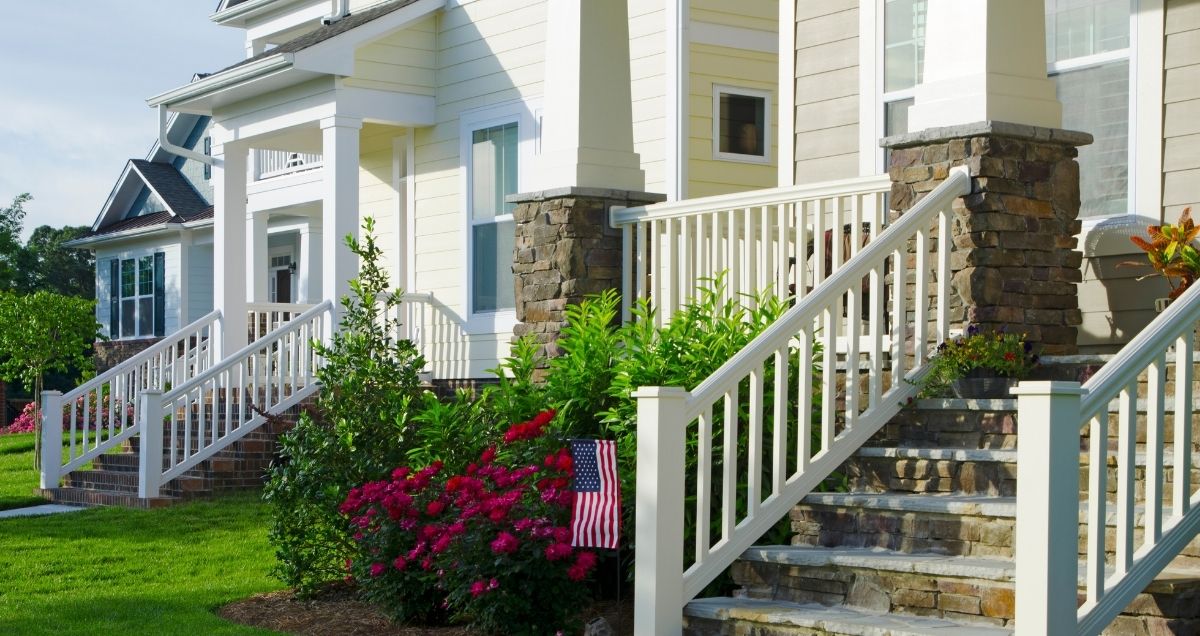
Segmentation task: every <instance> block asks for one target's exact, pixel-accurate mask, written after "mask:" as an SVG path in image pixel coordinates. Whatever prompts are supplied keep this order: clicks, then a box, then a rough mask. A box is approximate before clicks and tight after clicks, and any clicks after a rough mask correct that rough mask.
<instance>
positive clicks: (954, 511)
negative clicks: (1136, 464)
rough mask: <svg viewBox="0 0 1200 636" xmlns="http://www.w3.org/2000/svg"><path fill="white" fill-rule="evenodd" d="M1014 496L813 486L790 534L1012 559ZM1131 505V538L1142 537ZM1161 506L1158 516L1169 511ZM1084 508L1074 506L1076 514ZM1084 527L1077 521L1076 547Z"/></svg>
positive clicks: (1198, 544)
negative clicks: (819, 490) (824, 489)
mask: <svg viewBox="0 0 1200 636" xmlns="http://www.w3.org/2000/svg"><path fill="white" fill-rule="evenodd" d="M1016 509H1017V505H1016V498H1014V497H994V496H989V495H934V494H915V495H914V494H871V493H819V494H812V495H809V496H807V497H805V498H804V499H803V500H802V501H801V503H800V504H799V505H797V506H796V507H795V508H793V509H792V511H791V513H790V516H791V521H792V532H793V533H794V536H793V539H792V542H793V543H794V544H796V545H806V546H812V547H827V548H831V547H853V548H883V549H886V550H893V551H896V552H903V553H906V554H920V553H935V554H942V555H947V556H970V557H983V558H1004V559H1011V558H1012V554H1013V531H1014V527H1015V522H1016ZM1142 512H1143V507H1142V506H1140V505H1139V506H1138V507H1137V511H1136V514H1137V517H1138V519H1139V521H1138V523H1137V524H1136V525H1137V526H1139V527H1138V528H1136V529H1135V532H1134V541H1135V545H1141V541H1142V538H1141V528H1140V526H1141V522H1140V518H1141V515H1142ZM1170 514H1171V513H1170V506H1164V509H1163V515H1164V518H1170ZM1108 517H1109V518H1108V527H1107V528H1106V530H1105V531H1106V536H1107V540H1106V546H1107V548H1108V550H1109V552H1110V553H1111V551H1112V550H1113V549H1114V546H1115V545H1116V531H1115V527H1114V521H1115V518H1116V508H1115V507H1110V508H1109V515H1108ZM1085 521H1086V509H1085V508H1084V506H1083V505H1081V506H1080V510H1079V522H1080V524H1083V523H1084V522H1085ZM1085 540H1086V534H1085V532H1083V529H1082V528H1081V532H1080V545H1079V550H1080V554H1083V553H1084V549H1085V545H1084V541H1085ZM1172 563H1173V565H1174V566H1175V567H1179V568H1194V569H1200V537H1197V538H1195V539H1193V540H1192V541H1191V542H1190V543H1189V544H1188V545H1187V546H1186V547H1185V548H1184V549H1183V551H1182V552H1181V553H1180V555H1179V556H1178V557H1176V558H1175V560H1174V561H1172Z"/></svg>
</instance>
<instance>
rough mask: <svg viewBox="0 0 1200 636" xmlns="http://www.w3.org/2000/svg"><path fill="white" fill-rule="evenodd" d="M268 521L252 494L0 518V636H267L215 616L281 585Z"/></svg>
mask: <svg viewBox="0 0 1200 636" xmlns="http://www.w3.org/2000/svg"><path fill="white" fill-rule="evenodd" d="M30 444H31V445H32V442H30ZM4 479H5V477H0V492H6V490H3V489H5V488H7V485H6V483H5V482H4ZM268 523H269V519H268V514H267V507H266V505H265V504H264V503H263V502H262V501H261V500H260V499H259V498H258V496H257V495H238V496H232V497H225V498H221V499H217V500H214V501H203V502H195V503H189V504H182V505H177V506H172V507H168V508H162V509H157V510H127V509H121V508H97V509H91V510H86V511H83V512H73V513H67V514H61V515H53V516H47V517H20V518H15V519H0V555H3V556H0V634H31V635H32V634H55V635H70V634H79V635H84V634H88V635H90V634H156V635H163V636H169V635H172V634H179V635H184V634H186V635H191V634H214V635H243V634H245V635H249V634H270V633H273V632H268V631H264V630H259V629H254V628H249V627H243V626H241V625H235V624H233V623H229V622H227V621H225V620H222V619H220V618H218V617H217V616H216V615H215V614H214V611H215V610H216V609H217V608H219V607H220V606H222V605H225V604H226V603H229V602H231V601H235V600H238V599H242V598H245V597H247V596H251V595H253V594H257V593H260V592H266V591H271V590H276V589H280V588H281V587H282V586H281V584H280V583H279V582H278V581H276V580H275V579H273V578H272V577H271V574H270V570H271V567H272V566H273V565H274V562H275V559H274V554H273V552H272V549H271V546H270V544H269V543H268V542H267V527H268Z"/></svg>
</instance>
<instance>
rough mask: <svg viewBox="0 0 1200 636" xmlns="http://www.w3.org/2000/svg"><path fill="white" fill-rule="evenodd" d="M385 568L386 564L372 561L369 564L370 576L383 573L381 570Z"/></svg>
mask: <svg viewBox="0 0 1200 636" xmlns="http://www.w3.org/2000/svg"><path fill="white" fill-rule="evenodd" d="M385 570H387V566H386V565H384V564H382V563H372V564H371V577H372V578H374V577H377V576H379V575H380V574H383V572H384V571H385Z"/></svg>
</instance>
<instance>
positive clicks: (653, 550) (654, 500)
mask: <svg viewBox="0 0 1200 636" xmlns="http://www.w3.org/2000/svg"><path fill="white" fill-rule="evenodd" d="M633 396H634V397H635V398H637V401H638V410H637V418H638V421H637V496H636V502H635V505H636V506H637V508H636V517H635V518H636V524H637V529H636V536H635V537H634V540H635V544H634V545H635V546H636V549H637V560H636V562H635V564H634V583H633V590H634V601H633V630H634V634H635V635H636V636H659V635H661V634H679V633H680V632H682V631H683V497H684V494H683V469H684V431H685V429H686V427H687V422H685V421H684V411H685V408H686V405H687V397H688V392H687V391H685V390H683V389H680V388H676V387H642V388H640V389H638V390H637V391H635V392H634V394H633Z"/></svg>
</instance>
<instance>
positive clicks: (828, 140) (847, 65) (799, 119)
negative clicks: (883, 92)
mask: <svg viewBox="0 0 1200 636" xmlns="http://www.w3.org/2000/svg"><path fill="white" fill-rule="evenodd" d="M795 53H796V105H795V108H796V111H795V122H796V125H795V128H796V157H795V159H796V182H797V183H813V182H817V181H828V180H831V179H843V178H847V177H853V176H855V175H857V174H858V105H859V102H858V100H859V96H858V2H857V1H855V0H831V1H828V2H819V3H818V2H797V3H796V52H795Z"/></svg>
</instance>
